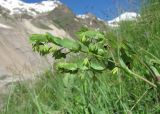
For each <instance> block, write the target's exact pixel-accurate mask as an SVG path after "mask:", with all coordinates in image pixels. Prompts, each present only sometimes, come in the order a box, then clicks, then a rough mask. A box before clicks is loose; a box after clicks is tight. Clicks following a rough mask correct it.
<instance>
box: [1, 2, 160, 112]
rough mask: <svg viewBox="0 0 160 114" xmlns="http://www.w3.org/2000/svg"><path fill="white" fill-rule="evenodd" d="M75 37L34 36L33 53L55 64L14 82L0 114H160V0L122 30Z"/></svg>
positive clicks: (92, 31) (78, 33) (120, 26)
mask: <svg viewBox="0 0 160 114" xmlns="http://www.w3.org/2000/svg"><path fill="white" fill-rule="evenodd" d="M54 18H55V19H56V17H54ZM57 21H59V24H61V26H62V25H63V26H67V27H70V26H69V25H67V24H65V20H63V22H61V21H60V19H58V18H57ZM67 21H69V23H71V22H70V20H67ZM71 24H72V23H71ZM75 25H76V24H75ZM44 26H45V25H44ZM77 26H78V25H77ZM68 29H73V28H68ZM73 32H74V33H73ZM71 33H72V35H71V36H72V37H74V38H64V37H57V36H55V35H53V34H51V33H49V32H46V33H42V34H41V33H38V34H37V33H35V34H32V35H30V37H29V44H30V46H32V50H33V52H34V53H38V54H39V55H41V56H43V57H48V56H49V57H51V58H52V59H53V60H54V62H53V63H52V65H51V67H49V68H48V69H47V70H44V71H43V73H41V74H40V75H38V76H35V77H36V79H35V80H32V81H28V80H25V81H19V82H17V83H13V84H12V86H11V87H10V90H9V94H7V96H5V98H4V99H5V100H4V101H5V102H4V106H3V108H2V109H1V111H0V112H1V114H160V0H145V1H144V2H143V3H142V6H141V10H140V16H137V18H136V20H122V21H120V22H118V27H109V26H108V27H106V28H105V27H103V29H102V30H99V29H95V28H92V27H86V26H83V27H81V29H80V30H78V29H77V31H74V30H73V31H71Z"/></svg>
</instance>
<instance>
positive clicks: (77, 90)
mask: <svg viewBox="0 0 160 114" xmlns="http://www.w3.org/2000/svg"><path fill="white" fill-rule="evenodd" d="M89 76H90V74H83V75H82V73H81V75H80V76H79V77H77V76H75V75H70V74H68V75H66V76H63V75H62V74H57V76H53V74H52V73H51V72H46V73H45V74H44V76H42V78H40V79H39V80H38V81H37V83H36V84H35V85H34V86H32V87H29V86H27V85H26V84H23V83H20V84H18V85H17V86H16V87H15V89H14V91H13V92H12V93H11V94H10V96H9V99H8V103H7V106H6V108H5V109H4V112H6V114H97V113H98V114H114V113H116V114H132V112H133V113H134V114H159V113H160V103H159V101H158V99H157V97H158V93H157V90H156V89H154V88H152V87H150V86H149V85H148V84H146V83H145V82H143V81H139V80H136V79H135V78H133V77H130V78H127V77H125V75H124V76H123V75H118V74H115V75H113V74H111V73H108V72H104V73H103V74H102V75H97V81H93V79H92V78H89ZM4 114H5V113H4Z"/></svg>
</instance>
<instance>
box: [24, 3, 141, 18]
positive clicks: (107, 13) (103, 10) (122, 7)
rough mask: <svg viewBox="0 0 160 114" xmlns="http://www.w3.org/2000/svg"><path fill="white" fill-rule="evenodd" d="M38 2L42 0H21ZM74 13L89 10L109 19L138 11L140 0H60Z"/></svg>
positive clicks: (82, 12)
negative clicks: (126, 12) (123, 13)
mask: <svg viewBox="0 0 160 114" xmlns="http://www.w3.org/2000/svg"><path fill="white" fill-rule="evenodd" d="M23 1H25V2H40V1H42V0H23ZM60 1H61V2H62V3H64V4H65V5H66V6H68V7H69V8H70V9H71V10H72V11H73V12H74V13H76V14H84V13H87V12H91V13H93V14H94V15H96V16H97V17H99V18H102V19H105V20H111V19H113V18H115V17H117V16H118V15H119V14H120V13H121V12H124V11H134V12H138V9H139V7H140V1H141V0H60Z"/></svg>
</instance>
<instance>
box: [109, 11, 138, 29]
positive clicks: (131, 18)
mask: <svg viewBox="0 0 160 114" xmlns="http://www.w3.org/2000/svg"><path fill="white" fill-rule="evenodd" d="M137 17H140V14H137V13H135V12H125V13H123V14H121V15H120V16H119V17H117V18H115V19H113V20H110V21H108V25H109V26H111V27H118V26H119V25H118V23H119V22H120V21H126V20H128V21H134V20H137Z"/></svg>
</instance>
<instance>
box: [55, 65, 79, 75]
mask: <svg viewBox="0 0 160 114" xmlns="http://www.w3.org/2000/svg"><path fill="white" fill-rule="evenodd" d="M57 68H58V70H60V71H62V72H66V73H76V72H77V71H78V66H77V64H76V63H59V64H58V65H57Z"/></svg>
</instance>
